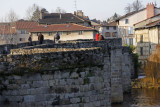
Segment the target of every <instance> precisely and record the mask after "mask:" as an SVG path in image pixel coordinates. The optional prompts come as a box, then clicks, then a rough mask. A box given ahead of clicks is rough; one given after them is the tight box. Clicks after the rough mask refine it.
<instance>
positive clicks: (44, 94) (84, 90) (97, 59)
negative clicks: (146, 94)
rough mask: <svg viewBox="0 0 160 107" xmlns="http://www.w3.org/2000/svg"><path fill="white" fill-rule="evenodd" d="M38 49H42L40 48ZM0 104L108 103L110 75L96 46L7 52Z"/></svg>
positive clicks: (89, 105) (90, 105) (14, 106)
mask: <svg viewBox="0 0 160 107" xmlns="http://www.w3.org/2000/svg"><path fill="white" fill-rule="evenodd" d="M41 51H42V50H41ZM3 57H5V56H3ZM5 59H6V60H1V62H4V61H5V62H6V63H8V66H7V68H6V69H7V71H8V72H6V71H3V72H2V71H1V77H3V78H1V79H0V82H1V88H0V90H1V93H0V94H1V95H0V105H2V106H4V107H5V106H10V107H11V106H12V107H17V106H21V107H22V106H23V107H29V106H31V107H35V106H38V107H39V106H47V107H53V106H57V107H59V106H62V105H63V106H64V107H71V106H74V107H76V106H78V107H79V106H82V107H83V106H84V107H85V106H86V107H95V106H98V107H101V106H110V84H109V83H110V79H109V78H110V77H109V75H108V72H110V71H108V70H107V68H106V67H104V59H103V52H102V49H100V48H92V49H86V50H85V51H84V50H83V49H79V50H76V51H74V50H72V51H67V52H62V51H59V52H50V53H45V51H44V53H42V52H40V53H38V52H36V54H34V55H31V54H26V55H8V56H6V58H5Z"/></svg>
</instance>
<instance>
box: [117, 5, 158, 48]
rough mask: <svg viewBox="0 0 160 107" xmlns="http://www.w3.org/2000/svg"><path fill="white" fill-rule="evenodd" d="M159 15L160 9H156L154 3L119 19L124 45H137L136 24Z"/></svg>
mask: <svg viewBox="0 0 160 107" xmlns="http://www.w3.org/2000/svg"><path fill="white" fill-rule="evenodd" d="M159 13H160V8H157V7H155V6H154V4H153V3H149V4H147V6H146V8H144V9H141V10H139V11H135V12H131V13H128V14H126V15H124V16H122V17H120V18H119V19H117V23H118V32H119V37H121V38H122V44H123V45H125V44H128V45H135V35H134V24H136V23H138V22H141V21H143V20H145V19H148V18H150V17H153V16H154V15H156V14H159Z"/></svg>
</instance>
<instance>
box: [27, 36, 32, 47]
mask: <svg viewBox="0 0 160 107" xmlns="http://www.w3.org/2000/svg"><path fill="white" fill-rule="evenodd" d="M28 42H29V45H30V46H32V36H31V35H29V38H28Z"/></svg>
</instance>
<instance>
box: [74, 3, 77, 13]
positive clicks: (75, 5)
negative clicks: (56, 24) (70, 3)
mask: <svg viewBox="0 0 160 107" xmlns="http://www.w3.org/2000/svg"><path fill="white" fill-rule="evenodd" d="M74 3H75V4H74V8H75V9H76V11H77V0H75V1H74Z"/></svg>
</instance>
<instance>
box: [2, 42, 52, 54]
mask: <svg viewBox="0 0 160 107" xmlns="http://www.w3.org/2000/svg"><path fill="white" fill-rule="evenodd" d="M43 43H44V44H50V43H53V41H51V40H44V41H43ZM32 45H33V46H36V45H39V42H38V41H33V42H32ZM27 46H29V42H26V43H19V44H5V45H0V54H9V53H10V50H11V49H17V48H23V47H27Z"/></svg>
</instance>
